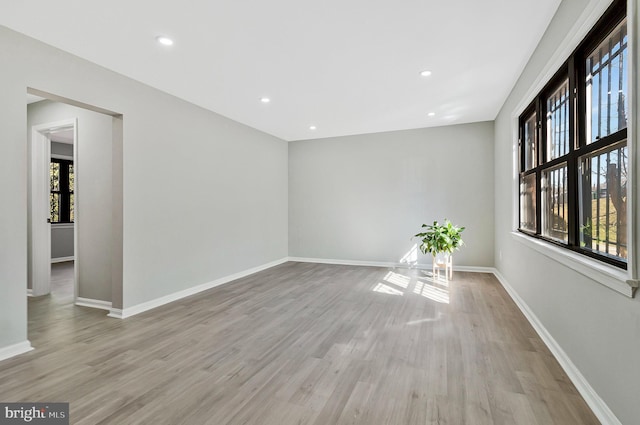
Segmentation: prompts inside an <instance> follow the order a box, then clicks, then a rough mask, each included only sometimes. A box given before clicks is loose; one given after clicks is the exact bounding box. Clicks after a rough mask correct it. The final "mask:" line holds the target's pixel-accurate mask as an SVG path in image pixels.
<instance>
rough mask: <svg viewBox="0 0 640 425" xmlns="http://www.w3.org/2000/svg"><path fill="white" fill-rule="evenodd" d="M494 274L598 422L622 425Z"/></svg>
mask: <svg viewBox="0 0 640 425" xmlns="http://www.w3.org/2000/svg"><path fill="white" fill-rule="evenodd" d="M493 274H494V275H495V277H496V278H497V279H498V281H499V282H500V284H501V285H502V286H503V287H504V289H505V290H506V291H507V293H508V294H509V296H510V297H511V299H513V302H515V303H516V305H517V306H518V308H520V311H522V314H524V316H525V317H526V318H527V320H528V321H529V323H530V324H531V326H533V329H535V331H536V332H537V333H538V335H540V338H541V339H542V341H544V343H545V344H546V346H547V347H548V348H549V351H551V353H552V354H553V356H554V357H555V358H556V360H557V361H558V363H560V366H561V367H562V369H564V371H565V373H566V374H567V376H569V379H571V382H573V385H575V386H576V388H577V390H578V392H579V393H580V395H582V397H583V398H584V400H585V401H586V403H587V405H589V407H590V408H591V410H592V411H593V413H594V414H595V415H596V417H597V418H598V420H599V421H600V422H602V424H603V425H622V423H621V422H620V421H619V420H618V418H616V415H615V414H614V413H613V412H612V411H611V409H609V406H607V404H606V403H605V402H604V400H602V398H600V396H599V395H598V393H596V391H595V390H594V389H593V387H592V386H591V385H590V384H589V382H588V381H587V379H586V378H585V377H584V376H583V375H582V373H580V370H579V369H578V368H577V367H576V365H575V364H573V362H572V361H571V359H570V358H569V356H568V355H567V353H565V352H564V350H563V349H562V347H560V345H559V344H558V343H557V342H556V340H555V339H554V338H553V336H551V334H550V333H549V331H548V330H547V329H546V328H545V327H544V325H543V324H542V322H541V321H540V319H538V317H537V316H536V315H535V313H534V312H533V311H532V310H531V308H529V306H528V305H527V303H526V302H525V301H524V300H523V299H522V298H521V297H520V295H518V293H517V292H516V291H515V289H513V287H512V286H511V285H510V284H509V282H507V280H506V279H505V278H504V276H502V274H501V273H500V272H499V271H498V270H497V269H495V268H494V269H493Z"/></svg>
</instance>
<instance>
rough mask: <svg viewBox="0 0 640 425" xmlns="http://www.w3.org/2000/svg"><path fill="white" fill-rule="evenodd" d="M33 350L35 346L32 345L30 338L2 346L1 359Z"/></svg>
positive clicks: (0, 350) (0, 349)
mask: <svg viewBox="0 0 640 425" xmlns="http://www.w3.org/2000/svg"><path fill="white" fill-rule="evenodd" d="M31 350H33V347H32V346H31V342H30V341H29V340H26V341H22V342H19V343H17V344H13V345H9V346H8V347H3V348H0V361H2V360H6V359H8V358H10V357H14V356H17V355H18V354H23V353H26V352H28V351H31Z"/></svg>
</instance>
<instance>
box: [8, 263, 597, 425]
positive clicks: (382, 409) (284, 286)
mask: <svg viewBox="0 0 640 425" xmlns="http://www.w3.org/2000/svg"><path fill="white" fill-rule="evenodd" d="M54 267H55V269H54V270H53V276H55V279H54V282H53V283H52V288H53V292H52V294H51V295H49V296H45V297H38V298H33V299H29V339H30V340H31V342H32V344H33V345H34V346H35V347H36V350H35V351H32V352H30V353H27V354H24V355H20V356H17V357H15V358H12V359H8V360H6V361H3V362H0V400H2V401H68V402H70V410H71V423H73V424H81V425H89V424H91V425H95V424H117V425H123V424H131V425H134V424H136V425H137V424H154V425H156V424H157V425H163V424H167V425H175V424H190V425H193V424H215V425H248V424H256V425H258V424H259V425H288V424H296V425H333V424H340V425H346V424H349V425H360V424H362V425H364V424H366V425H377V424H381V425H382V424H385V425H386V424H389V425H396V424H403V425H405V424H406V425H413V424H415V425H436V424H437V425H445V424H447V425H476V424H477V425H513V424H518V425H521V424H524V425H526V424H531V425H541V424H544V425H547V424H555V425H572V424H576V425H577V424H580V425H583V424H587V425H591V424H597V423H598V421H597V419H596V418H595V417H594V415H593V413H592V412H591V411H590V410H589V409H588V407H587V405H586V403H585V402H584V400H583V399H582V398H581V397H580V395H579V393H578V392H577V390H576V389H575V387H574V386H573V385H572V384H571V382H570V381H569V379H568V377H567V375H566V374H565V373H564V371H563V370H562V368H561V367H560V366H559V365H558V363H557V362H556V361H555V359H554V358H553V356H552V355H551V353H550V352H549V350H548V349H547V348H546V347H545V345H544V344H543V343H542V341H541V340H540V339H539V337H538V336H537V334H536V332H535V331H534V330H533V328H532V327H531V326H530V325H529V323H528V322H527V321H526V319H525V318H524V316H523V315H522V313H521V312H520V311H519V310H518V308H517V307H516V306H515V304H514V303H513V302H512V301H511V299H510V298H509V296H508V295H507V293H506V292H505V291H504V290H503V288H502V287H501V286H500V284H499V283H498V282H497V280H496V279H495V278H494V277H493V276H492V275H488V274H480V273H461V272H456V273H455V274H454V279H453V280H452V281H450V282H442V281H437V280H434V279H433V278H432V277H431V276H430V273H429V272H425V271H420V270H411V269H399V268H398V269H388V268H376V267H354V266H342V265H325V264H311V263H293V262H291V263H285V264H282V265H280V266H277V267H274V268H271V269H269V270H265V271H263V272H260V273H256V274H254V275H251V276H248V277H246V278H243V279H239V280H237V281H235V282H232V283H229V284H226V285H222V286H219V287H216V288H214V289H211V290H209V291H206V292H203V293H200V294H197V295H195V296H192V297H189V298H185V299H182V300H179V301H177V302H174V303H171V304H169V305H165V306H162V307H159V308H157V309H154V310H151V311H148V312H145V313H143V314H140V315H138V316H134V317H132V318H129V319H126V320H124V321H121V320H115V319H110V318H107V317H106V316H105V313H104V312H102V311H97V310H93V309H89V308H83V307H76V306H74V305H73V304H72V297H73V291H72V288H71V289H70V288H69V282H72V280H70V277H69V276H68V275H66V274H65V273H68V270H66V271H65V269H64V267H65V265H64V264H61V265H56V266H54ZM71 271H72V268H71ZM71 276H72V275H71Z"/></svg>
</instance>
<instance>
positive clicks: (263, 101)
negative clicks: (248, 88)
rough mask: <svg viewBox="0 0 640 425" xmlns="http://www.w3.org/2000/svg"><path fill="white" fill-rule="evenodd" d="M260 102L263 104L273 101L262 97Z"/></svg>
mask: <svg viewBox="0 0 640 425" xmlns="http://www.w3.org/2000/svg"><path fill="white" fill-rule="evenodd" d="M260 102H262V103H269V102H271V99H269V98H268V97H261V98H260Z"/></svg>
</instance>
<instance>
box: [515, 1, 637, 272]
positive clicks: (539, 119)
mask: <svg viewBox="0 0 640 425" xmlns="http://www.w3.org/2000/svg"><path fill="white" fill-rule="evenodd" d="M626 17H627V7H626V1H624V0H614V2H613V3H612V4H611V5H610V6H609V8H608V9H607V11H606V12H605V13H604V14H603V16H602V17H601V18H600V20H599V21H598V22H597V23H596V24H595V25H594V27H593V28H592V29H591V31H590V32H589V33H588V34H587V36H586V37H585V38H584V39H583V41H582V42H581V43H580V45H579V46H578V47H577V48H576V49H575V50H574V51H573V53H572V54H571V55H570V56H569V58H568V59H567V60H566V61H565V63H564V64H563V65H562V66H561V67H560V69H559V70H558V71H557V72H556V73H555V74H554V76H553V77H552V78H551V79H550V80H549V81H548V82H547V84H546V85H545V86H544V87H543V89H542V90H541V91H540V92H539V93H538V94H537V95H536V96H535V98H534V99H533V101H532V102H531V103H530V104H529V105H528V106H527V107H526V108H525V109H524V111H523V112H522V113H521V114H520V116H519V119H518V155H519V156H518V180H519V185H518V186H519V187H520V186H521V185H522V182H523V178H524V177H525V176H528V175H531V174H535V175H536V200H535V205H536V230H535V232H533V231H530V230H528V229H524V228H521V223H522V205H521V202H522V201H521V199H520V197H519V201H518V205H519V207H518V231H519V232H521V233H523V234H525V235H527V236H530V237H534V238H537V239H542V240H544V241H546V242H549V243H552V244H554V245H557V246H560V247H563V248H566V249H569V250H571V251H574V252H578V253H580V254H583V255H586V256H588V257H592V258H595V259H598V260H600V261H603V262H606V263H609V264H612V265H614V266H616V267H619V268H621V269H625V270H626V269H627V261H628V259H627V261H624V260H621V259H618V258H614V257H611V256H607V255H604V254H599V253H598V252H595V251H593V250H589V249H586V248H582V247H581V246H580V217H579V214H580V211H579V196H580V192H579V181H578V180H579V178H578V173H579V164H580V159H581V158H584V157H585V156H587V155H589V154H593V153H594V152H597V151H599V150H602V149H605V148H607V147H609V146H614V145H616V144H619V143H620V142H622V141H626V145H627V146H628V144H629V140H628V137H627V128H626V127H625V128H624V129H622V130H618V131H616V132H615V133H612V134H609V135H606V136H604V137H601V138H598V139H597V140H595V141H592V142H591V143H588V142H587V140H586V122H587V118H586V110H587V105H586V85H585V84H584V81H586V66H585V63H586V59H587V57H588V55H589V54H590V53H591V52H592V51H593V49H595V48H597V47H598V46H599V45H600V43H602V41H603V40H604V39H606V38H607V36H608V35H609V34H610V33H611V31H613V30H614V29H615V28H616V27H617V25H619V24H620V23H621V22H622V21H623V20H624V19H625V18H626ZM627 22H628V21H627ZM630 77H631V73H628V74H627V78H628V83H627V84H628V86H627V87H629V86H630V85H631V84H632V81H631V78H630ZM566 80H568V81H569V96H570V102H569V116H568V118H569V123H568V126H569V151H568V152H567V154H565V155H563V156H560V157H558V158H554V159H553V160H551V161H548V162H547V132H546V126H547V123H546V117H547V99H548V97H549V95H550V94H552V93H553V92H555V91H556V90H557V88H558V86H559V85H560V84H562V83H563V82H564V81H566ZM534 112H535V114H536V126H535V131H536V143H537V146H536V155H537V157H536V162H537V163H536V166H535V167H533V168H531V169H529V170H526V169H525V152H524V150H525V149H526V146H525V139H524V132H525V128H524V124H525V122H526V121H527V120H528V119H529V118H530V116H531V114H532V113H534ZM565 162H566V165H567V195H568V199H567V203H568V214H567V217H568V219H567V233H568V235H567V242H566V243H564V242H562V241H559V240H557V239H554V238H551V237H548V236H545V235H544V234H543V224H542V213H543V211H542V210H543V205H542V204H543V202H542V199H543V198H542V196H543V194H542V175H543V173H544V172H545V171H546V170H549V169H553V168H556V167H557V166H558V165H560V164H562V163H565ZM630 165H631V164H630V163H629V166H630ZM630 228H631V226H629V225H628V226H627V229H630Z"/></svg>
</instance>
